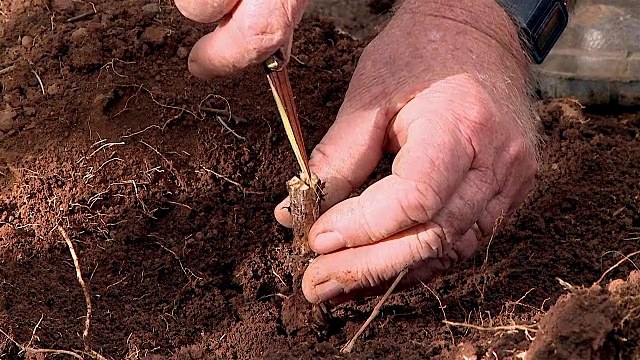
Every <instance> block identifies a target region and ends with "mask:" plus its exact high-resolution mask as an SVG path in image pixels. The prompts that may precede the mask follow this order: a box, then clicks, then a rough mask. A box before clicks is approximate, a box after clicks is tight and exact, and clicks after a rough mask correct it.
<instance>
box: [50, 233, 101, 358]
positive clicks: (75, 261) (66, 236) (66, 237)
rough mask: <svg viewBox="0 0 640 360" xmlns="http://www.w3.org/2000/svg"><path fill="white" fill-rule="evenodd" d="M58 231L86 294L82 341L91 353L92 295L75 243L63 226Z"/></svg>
mask: <svg viewBox="0 0 640 360" xmlns="http://www.w3.org/2000/svg"><path fill="white" fill-rule="evenodd" d="M58 231H59V232H60V234H61V235H62V237H63V238H64V241H65V242H66V243H67V246H68V247H69V252H70V253H71V257H72V258H73V264H74V265H75V267H76V276H77V277H78V282H79V283H80V286H81V287H82V292H83V293H84V300H85V302H86V304H87V317H86V319H85V322H84V332H83V333H82V339H83V340H84V348H85V350H87V351H89V327H90V326H91V313H92V311H93V307H92V306H91V295H90V294H89V289H88V288H87V284H85V282H84V279H83V278H82V271H81V270H80V262H79V261H78V255H76V250H75V249H74V247H73V243H72V242H71V239H70V238H69V234H67V231H66V230H65V229H64V228H62V226H60V225H58Z"/></svg>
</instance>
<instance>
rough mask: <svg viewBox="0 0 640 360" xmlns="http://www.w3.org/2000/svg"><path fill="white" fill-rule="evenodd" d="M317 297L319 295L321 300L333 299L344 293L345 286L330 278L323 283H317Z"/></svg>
mask: <svg viewBox="0 0 640 360" xmlns="http://www.w3.org/2000/svg"><path fill="white" fill-rule="evenodd" d="M315 290H316V297H318V299H319V302H323V301H327V300H331V299H333V298H335V297H336V296H338V295H341V294H344V292H345V291H344V288H343V287H342V285H341V284H340V283H339V282H337V281H335V280H329V281H327V282H323V283H322V284H319V285H316V287H315Z"/></svg>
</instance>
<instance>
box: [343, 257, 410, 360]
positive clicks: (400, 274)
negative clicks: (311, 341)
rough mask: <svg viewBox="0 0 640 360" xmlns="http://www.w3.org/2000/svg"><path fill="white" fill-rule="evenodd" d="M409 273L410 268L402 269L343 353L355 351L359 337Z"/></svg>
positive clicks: (344, 347)
mask: <svg viewBox="0 0 640 360" xmlns="http://www.w3.org/2000/svg"><path fill="white" fill-rule="evenodd" d="M407 272H409V267H407V266H405V268H404V269H402V271H400V273H399V274H398V277H397V278H396V279H395V280H394V281H393V284H391V286H390V287H389V289H388V290H387V292H386V293H385V294H384V295H383V296H382V298H381V299H380V301H379V302H378V304H377V305H376V307H374V308H373V311H372V312H371V315H369V318H368V319H367V321H365V322H364V324H363V325H362V326H361V327H360V330H358V332H356V334H355V335H354V336H353V338H351V340H349V342H348V343H346V344H345V345H344V346H343V347H342V349H340V352H341V353H346V354H348V353H350V352H351V350H352V349H353V346H354V345H355V343H356V341H357V340H358V337H360V335H362V333H363V332H364V330H365V329H366V328H367V326H369V324H370V323H371V322H372V321H373V319H375V317H376V316H378V313H380V309H381V308H382V305H384V303H385V301H387V298H389V296H390V295H391V293H392V292H393V290H394V289H395V288H396V286H398V283H399V282H400V280H402V278H403V277H404V276H405V275H406V274H407Z"/></svg>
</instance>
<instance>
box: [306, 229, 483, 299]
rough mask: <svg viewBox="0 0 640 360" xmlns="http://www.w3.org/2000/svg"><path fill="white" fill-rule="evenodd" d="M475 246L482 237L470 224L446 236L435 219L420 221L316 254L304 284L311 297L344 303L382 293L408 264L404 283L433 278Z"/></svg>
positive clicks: (410, 283)
mask: <svg viewBox="0 0 640 360" xmlns="http://www.w3.org/2000/svg"><path fill="white" fill-rule="evenodd" d="M456 240H457V241H456ZM477 247H478V239H477V238H476V233H475V231H474V230H472V229H469V230H468V231H467V232H466V233H465V234H464V235H462V236H461V237H460V238H459V239H447V238H445V234H444V231H443V230H442V229H441V228H439V227H438V226H436V225H435V224H431V225H429V226H426V225H418V226H415V227H413V228H411V229H409V230H406V231H404V232H402V233H399V234H397V235H395V236H393V237H392V238H390V239H387V240H385V241H382V242H379V243H378V244H376V245H375V246H362V247H357V248H352V249H346V250H344V251H340V252H336V253H331V254H327V255H321V256H319V257H317V258H316V259H314V261H313V262H311V264H310V265H309V267H308V268H307V270H306V272H305V274H304V277H303V279H302V290H303V292H304V295H305V297H306V298H307V300H308V301H310V302H312V303H319V302H324V301H331V302H334V303H341V302H344V301H348V300H351V299H354V298H360V297H362V296H367V295H374V294H380V293H383V292H384V291H386V290H387V289H388V286H389V284H390V283H391V282H392V281H393V280H395V278H396V277H397V276H398V274H399V273H400V271H402V269H403V268H404V266H405V265H407V264H409V266H410V271H409V273H408V274H407V276H405V278H404V280H403V282H402V286H401V287H406V286H409V285H412V284H415V283H416V282H418V281H427V280H429V279H430V278H432V277H433V276H435V275H437V274H439V273H441V272H443V271H445V270H447V269H449V268H450V267H451V266H452V265H453V264H455V263H457V262H459V261H461V260H465V259H467V258H469V257H470V256H471V255H472V254H473V253H474V252H475V250H476V249H477Z"/></svg>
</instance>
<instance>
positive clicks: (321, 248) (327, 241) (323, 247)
mask: <svg viewBox="0 0 640 360" xmlns="http://www.w3.org/2000/svg"><path fill="white" fill-rule="evenodd" d="M346 246H347V243H346V241H344V238H343V237H342V235H340V234H339V233H337V232H334V231H330V232H326V233H321V234H318V235H317V236H316V238H315V239H314V240H313V250H314V251H315V252H317V253H320V254H326V253H330V252H332V251H336V250H338V249H342V248H343V247H346Z"/></svg>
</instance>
